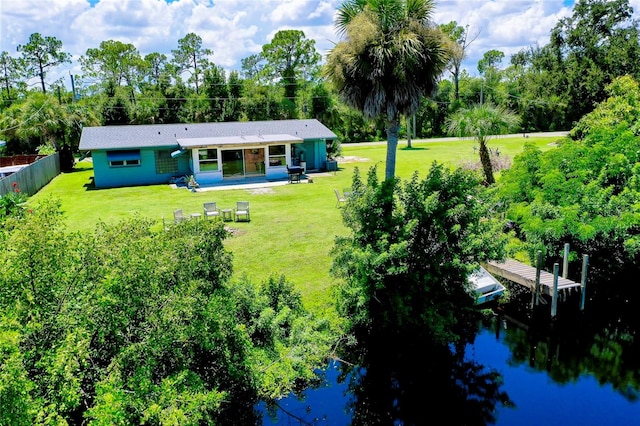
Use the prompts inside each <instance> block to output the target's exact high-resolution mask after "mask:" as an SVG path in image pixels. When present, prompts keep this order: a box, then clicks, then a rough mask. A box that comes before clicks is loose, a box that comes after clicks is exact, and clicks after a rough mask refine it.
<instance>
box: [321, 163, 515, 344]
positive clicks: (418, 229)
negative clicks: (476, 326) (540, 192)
mask: <svg viewBox="0 0 640 426" xmlns="http://www.w3.org/2000/svg"><path fill="white" fill-rule="evenodd" d="M351 190H352V193H353V194H354V195H352V197H350V199H349V200H348V202H347V204H346V206H345V207H344V211H343V219H344V222H345V225H346V226H347V227H348V228H349V229H350V230H351V235H349V236H346V237H339V238H337V239H336V245H335V248H334V263H333V268H332V270H333V272H334V273H335V274H336V276H338V277H339V278H342V279H343V280H344V282H342V283H341V284H340V285H338V287H337V303H338V307H339V311H340V313H341V314H342V315H343V316H344V318H346V319H347V321H348V323H349V329H350V331H351V332H354V334H356V335H360V334H362V333H364V334H367V333H371V332H373V330H378V331H380V330H382V331H383V332H390V331H391V330H396V329H397V330H403V332H407V333H410V332H411V330H414V329H415V330H423V334H422V335H425V333H424V329H425V328H426V329H427V330H428V331H427V332H426V334H428V335H429V336H430V337H431V338H432V339H433V341H440V342H448V341H451V340H455V338H456V336H455V335H454V334H453V332H452V330H453V328H454V326H455V325H456V321H457V317H456V312H459V311H461V310H465V309H468V308H470V307H471V306H472V305H473V300H474V299H473V297H471V296H470V294H469V289H468V285H467V281H466V278H467V275H468V273H469V271H470V270H471V269H472V268H473V267H474V265H475V264H476V263H477V262H478V261H483V260H487V259H494V258H500V257H501V255H502V246H503V244H504V240H503V239H502V238H500V237H498V238H496V236H497V235H500V233H499V232H496V229H495V224H494V223H493V222H491V221H489V220H485V218H486V216H485V214H486V212H487V211H486V204H485V203H483V202H482V201H481V199H482V193H481V189H480V186H479V182H478V180H477V176H476V175H475V174H473V173H471V172H467V171H463V170H461V169H456V170H454V171H449V170H448V169H445V168H444V167H443V166H442V165H438V164H437V163H434V164H433V165H432V166H431V168H430V170H429V173H428V175H427V176H426V177H425V178H424V179H423V180H419V179H418V176H417V174H416V175H414V176H413V178H412V179H411V180H409V181H407V182H405V183H402V184H401V183H399V182H396V181H388V180H385V181H384V182H382V183H379V182H378V180H377V175H376V170H375V168H373V169H371V170H370V171H369V174H368V177H367V181H366V183H365V182H362V181H361V179H360V176H359V173H357V172H356V173H355V174H354V178H353V184H352V188H351Z"/></svg>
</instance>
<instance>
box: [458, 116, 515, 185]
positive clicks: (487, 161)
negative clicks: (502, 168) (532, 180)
mask: <svg viewBox="0 0 640 426" xmlns="http://www.w3.org/2000/svg"><path fill="white" fill-rule="evenodd" d="M519 123H520V118H519V117H518V116H517V115H516V114H515V113H513V112H511V111H509V110H507V109H506V108H504V107H501V106H497V105H493V104H491V103H484V104H478V105H475V106H473V107H472V108H468V109H461V110H458V111H457V112H455V113H454V114H453V115H451V116H450V117H449V118H448V119H447V128H448V132H449V134H450V135H455V136H473V137H474V138H475V140H476V141H477V142H478V144H479V149H478V152H479V154H480V162H481V163H482V169H483V171H484V176H485V179H486V182H487V183H489V184H493V183H494V182H495V179H494V177H493V167H492V165H491V157H490V154H489V149H488V147H487V141H488V140H489V138H490V137H491V136H493V135H499V134H502V133H506V132H508V131H510V130H514V129H515V128H516V127H517V126H518V125H519Z"/></svg>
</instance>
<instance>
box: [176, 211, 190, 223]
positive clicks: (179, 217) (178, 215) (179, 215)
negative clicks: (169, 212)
mask: <svg viewBox="0 0 640 426" xmlns="http://www.w3.org/2000/svg"><path fill="white" fill-rule="evenodd" d="M187 219H188V217H187V216H185V215H184V213H183V212H182V209H178V210H174V211H173V221H174V222H175V223H180V222H182V221H183V220H187Z"/></svg>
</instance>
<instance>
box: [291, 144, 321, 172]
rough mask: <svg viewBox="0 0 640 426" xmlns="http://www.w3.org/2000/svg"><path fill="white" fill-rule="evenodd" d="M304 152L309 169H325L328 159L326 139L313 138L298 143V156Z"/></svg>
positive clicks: (303, 155) (303, 158)
mask: <svg viewBox="0 0 640 426" xmlns="http://www.w3.org/2000/svg"><path fill="white" fill-rule="evenodd" d="M300 153H303V154H302V161H305V162H306V163H307V170H323V169H324V168H325V161H326V159H327V143H326V141H325V140H324V139H311V140H306V141H304V142H303V143H299V144H296V156H300Z"/></svg>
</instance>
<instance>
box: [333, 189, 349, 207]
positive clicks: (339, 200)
mask: <svg viewBox="0 0 640 426" xmlns="http://www.w3.org/2000/svg"><path fill="white" fill-rule="evenodd" d="M334 192H335V193H336V198H337V199H338V202H337V203H336V207H340V204H342V203H345V202H347V198H346V197H345V196H343V195H340V191H338V190H337V189H334Z"/></svg>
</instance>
